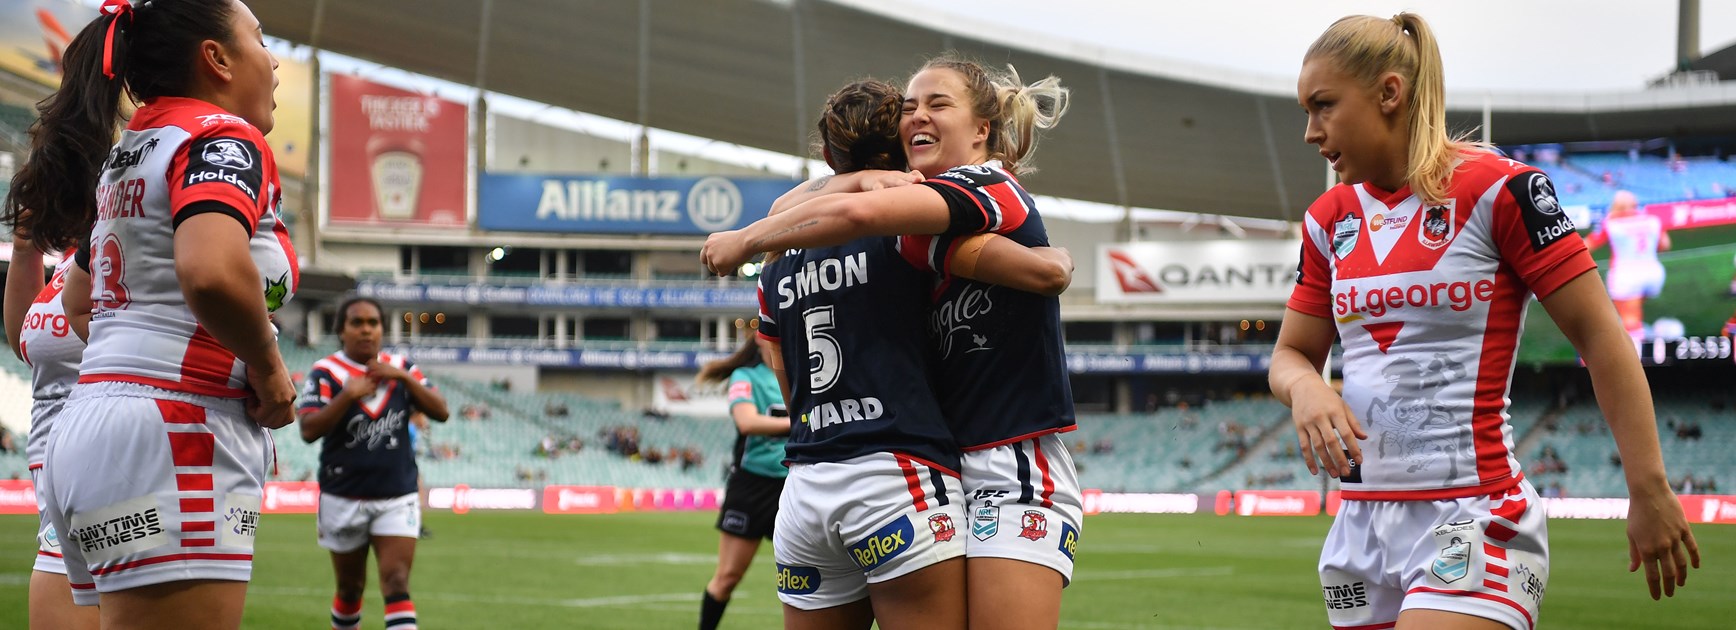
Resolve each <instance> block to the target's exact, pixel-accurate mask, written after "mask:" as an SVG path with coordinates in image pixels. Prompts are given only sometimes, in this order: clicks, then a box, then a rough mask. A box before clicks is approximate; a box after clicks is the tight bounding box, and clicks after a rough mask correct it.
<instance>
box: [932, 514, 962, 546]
mask: <svg viewBox="0 0 1736 630" xmlns="http://www.w3.org/2000/svg"><path fill="white" fill-rule="evenodd" d="M928 531H930V532H934V542H937V543H943V542H952V537H953V535H954V534H956V533H958V530H956V529H953V526H952V517H951V516H947V515H945V514H936V515H934V516H930V517H928Z"/></svg>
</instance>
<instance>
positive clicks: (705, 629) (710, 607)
mask: <svg viewBox="0 0 1736 630" xmlns="http://www.w3.org/2000/svg"><path fill="white" fill-rule="evenodd" d="M700 592H701V593H704V596H703V598H701V599H700V600H699V630H717V624H718V622H721V621H723V609H724V608H727V607H729V600H727V599H726V600H723V601H717V598H716V597H712V596H711V591H707V590H702V591H700Z"/></svg>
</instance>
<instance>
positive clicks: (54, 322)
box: [18, 252, 84, 466]
mask: <svg viewBox="0 0 1736 630" xmlns="http://www.w3.org/2000/svg"><path fill="white" fill-rule="evenodd" d="M72 265H73V260H72V253H71V252H67V255H66V259H65V260H62V261H61V263H60V266H59V267H58V268H56V269H55V270H54V277H53V278H52V279H50V280H49V281H48V284H46V285H43V287H42V290H41V291H39V292H37V293H36V299H35V300H34V301H33V302H31V304H30V310H29V311H28V312H26V313H25V315H24V330H23V332H21V333H19V335H18V351H19V354H20V355H22V356H23V357H24V364H25V365H28V366H30V387H31V398H32V399H34V404H32V405H31V408H30V439H29V440H28V442H27V444H26V445H25V449H24V451H25V456H26V459H27V461H28V462H29V464H30V465H31V466H36V465H38V464H41V463H42V456H43V454H44V453H45V451H47V449H48V429H49V424H50V423H52V422H53V421H54V416H55V415H57V412H58V411H59V409H60V405H61V403H62V402H64V401H65V400H66V395H67V394H68V393H71V392H72V384H73V383H76V382H78V360H79V357H81V356H83V355H84V341H82V340H80V339H79V338H78V334H76V333H74V332H73V331H72V324H71V323H70V322H69V321H67V319H66V307H65V306H63V305H62V304H61V301H60V293H61V290H62V289H64V288H65V287H66V270H67V269H69V268H71V267H72Z"/></svg>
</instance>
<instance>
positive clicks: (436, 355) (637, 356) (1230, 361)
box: [389, 342, 1271, 374]
mask: <svg viewBox="0 0 1736 630" xmlns="http://www.w3.org/2000/svg"><path fill="white" fill-rule="evenodd" d="M389 350H390V351H391V352H392V353H394V354H399V355H403V356H406V357H409V358H410V360H412V361H415V362H417V363H436V364H438V363H446V364H452V363H478V364H486V365H535V366H541V367H570V368H584V369H594V370H683V371H685V370H697V369H699V367H700V366H701V365H704V364H705V363H706V362H708V361H715V360H717V359H721V358H724V357H725V356H727V355H726V354H725V353H721V352H693V351H686V350H613V349H598V350H587V349H585V348H584V342H579V345H578V347H576V348H571V349H566V350H560V349H554V348H489V347H481V348H473V347H451V346H429V345H415V346H409V345H400V346H395V347H392V348H389ZM1270 366H1271V357H1270V356H1269V355H1267V354H1265V353H1253V352H1231V353H1216V354H1207V353H1198V352H1191V353H1174V354H1111V353H1071V352H1070V353H1068V354H1067V369H1068V370H1069V371H1071V372H1073V373H1074V374H1210V373H1216V374H1228V373H1237V374H1240V373H1251V372H1264V371H1266V369H1267V368H1268V367H1270Z"/></svg>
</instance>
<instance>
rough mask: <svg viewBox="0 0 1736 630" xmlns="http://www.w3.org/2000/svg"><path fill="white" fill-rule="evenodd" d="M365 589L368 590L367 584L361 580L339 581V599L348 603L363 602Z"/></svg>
mask: <svg viewBox="0 0 1736 630" xmlns="http://www.w3.org/2000/svg"><path fill="white" fill-rule="evenodd" d="M365 588H367V584H364V583H363V582H362V581H360V580H354V581H345V580H339V581H338V593H337V595H338V599H341V600H344V601H346V602H355V601H361V599H362V591H363V590H364V589H365Z"/></svg>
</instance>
